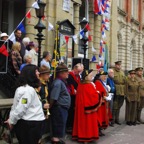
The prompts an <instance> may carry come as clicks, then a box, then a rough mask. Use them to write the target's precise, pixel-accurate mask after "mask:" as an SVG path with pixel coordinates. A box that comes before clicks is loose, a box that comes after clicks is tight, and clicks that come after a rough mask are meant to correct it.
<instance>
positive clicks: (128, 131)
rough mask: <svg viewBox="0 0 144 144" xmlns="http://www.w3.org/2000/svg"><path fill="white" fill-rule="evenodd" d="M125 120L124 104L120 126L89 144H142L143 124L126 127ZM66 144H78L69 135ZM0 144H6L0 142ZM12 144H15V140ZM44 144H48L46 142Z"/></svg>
mask: <svg viewBox="0 0 144 144" xmlns="http://www.w3.org/2000/svg"><path fill="white" fill-rule="evenodd" d="M124 118H125V104H124V105H123V107H122V109H121V113H120V121H121V123H122V125H116V124H115V125H114V127H109V128H107V129H106V130H104V131H103V133H104V134H105V136H103V137H100V138H99V140H97V141H96V142H95V143H91V144H144V124H140V125H136V126H127V125H126V124H125V121H124ZM142 119H143V120H144V110H143V111H142ZM65 141H66V144H78V143H77V142H75V141H72V140H71V136H70V135H66V137H65ZM0 144H7V143H6V142H4V141H0ZM14 144H17V142H16V140H15V142H14ZM45 144H50V142H46V143H45Z"/></svg>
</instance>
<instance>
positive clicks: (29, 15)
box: [26, 11, 31, 19]
mask: <svg viewBox="0 0 144 144" xmlns="http://www.w3.org/2000/svg"><path fill="white" fill-rule="evenodd" d="M26 18H28V19H30V18H31V13H30V11H28V12H27V14H26Z"/></svg>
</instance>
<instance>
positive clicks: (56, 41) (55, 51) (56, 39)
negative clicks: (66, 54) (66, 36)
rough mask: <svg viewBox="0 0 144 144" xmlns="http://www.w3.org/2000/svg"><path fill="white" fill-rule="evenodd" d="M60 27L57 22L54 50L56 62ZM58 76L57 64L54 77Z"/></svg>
mask: <svg viewBox="0 0 144 144" xmlns="http://www.w3.org/2000/svg"><path fill="white" fill-rule="evenodd" d="M58 28H59V25H58V24H56V38H55V43H56V44H55V50H54V53H55V57H54V59H55V63H56V61H57V60H56V58H57V47H58ZM55 78H56V65H55V66H54V79H55Z"/></svg>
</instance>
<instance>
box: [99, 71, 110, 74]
mask: <svg viewBox="0 0 144 144" xmlns="http://www.w3.org/2000/svg"><path fill="white" fill-rule="evenodd" d="M99 75H108V73H107V72H105V71H101V72H100V73H99Z"/></svg>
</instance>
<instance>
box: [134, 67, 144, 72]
mask: <svg viewBox="0 0 144 144" xmlns="http://www.w3.org/2000/svg"><path fill="white" fill-rule="evenodd" d="M135 71H143V67H137V68H136V69H135Z"/></svg>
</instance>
